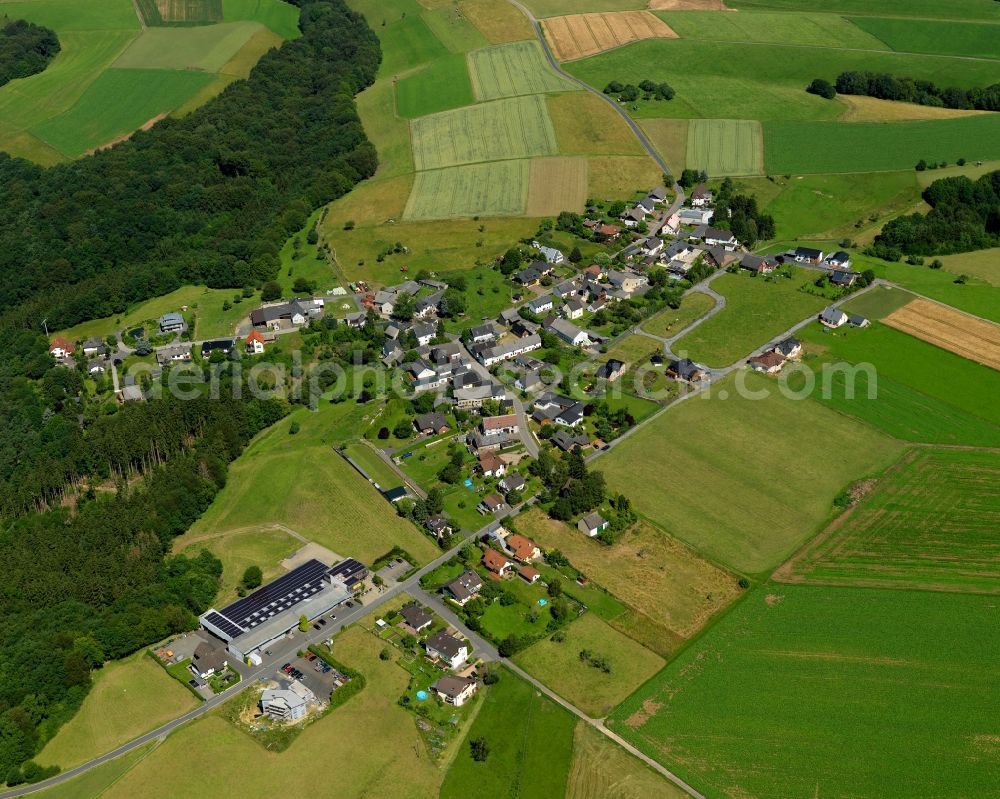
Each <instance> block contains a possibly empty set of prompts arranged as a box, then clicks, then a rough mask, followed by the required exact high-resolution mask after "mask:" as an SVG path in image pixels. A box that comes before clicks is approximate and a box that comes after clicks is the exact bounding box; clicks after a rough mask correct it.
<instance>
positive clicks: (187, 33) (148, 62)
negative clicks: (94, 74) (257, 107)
mask: <svg viewBox="0 0 1000 799" xmlns="http://www.w3.org/2000/svg"><path fill="white" fill-rule="evenodd" d="M262 28H263V26H262V25H260V24H259V23H257V22H227V23H223V24H221V25H204V26H188V27H184V28H147V29H146V30H144V31H143V32H142V35H141V36H139V38H137V39H136V40H135V41H133V42H132V44H130V45H129V46H128V49H126V50H125V52H124V53H122V54H121V55H120V56H118V58H117V59H116V60H115V62H114V64H113V66H114V67H115V68H116V69H191V70H196V71H199V72H219V71H220V70H221V69H222V67H223V66H225V65H226V64H227V63H228V62H229V61H230V59H232V58H233V56H235V55H236V53H238V52H239V50H240V48H242V47H243V45H245V44H246V43H247V42H248V41H249V40H250V37H251V36H253V35H254V34H255V33H257V32H258V31H259V30H261V29H262Z"/></svg>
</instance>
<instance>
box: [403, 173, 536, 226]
mask: <svg viewBox="0 0 1000 799" xmlns="http://www.w3.org/2000/svg"><path fill="white" fill-rule="evenodd" d="M530 174H531V161H529V160H528V159H520V160H514V161H494V162H493V163H487V164H464V165H462V166H453V167H448V168H446V169H433V170H430V171H427V172H418V173H417V176H416V179H415V180H414V182H413V189H412V191H411V192H410V198H409V200H408V201H407V203H406V210H405V211H404V213H403V218H404V219H406V220H418V219H455V218H461V217H465V218H468V217H472V216H521V215H523V214H524V211H525V205H526V203H527V201H528V179H529V176H530Z"/></svg>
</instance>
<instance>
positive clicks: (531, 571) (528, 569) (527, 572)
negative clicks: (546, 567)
mask: <svg viewBox="0 0 1000 799" xmlns="http://www.w3.org/2000/svg"><path fill="white" fill-rule="evenodd" d="M517 573H518V574H520V575H521V576H522V577H523V578H524V579H525V580H527V581H528V582H534V581H535V580H537V579H538V578H539V577H541V576H542V573H541V572H540V571H538V569H536V568H535V567H534V566H522V567H521V568H520V569H518V570H517Z"/></svg>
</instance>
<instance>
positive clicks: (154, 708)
mask: <svg viewBox="0 0 1000 799" xmlns="http://www.w3.org/2000/svg"><path fill="white" fill-rule="evenodd" d="M197 705H198V700H197V699H195V698H194V696H193V695H192V693H191V692H190V691H188V690H187V688H185V687H184V686H183V685H181V684H180V683H179V682H177V681H176V680H174V679H172V678H171V677H170V676H169V675H168V674H167V673H166V672H165V671H164V670H163V668H162V667H161V666H160V665H159V664H157V663H156V662H155V661H153V659H152V658H151V657H149V656H148V655H147V654H146V652H145V650H143V651H142V652H138V653H136V654H134V655H132V656H131V657H128V658H126V659H125V660H118V661H113V662H111V663H109V664H108V665H106V666H105V667H104V668H102V669H99V670H97V671H95V672H94V685H93V687H92V688H91V689H90V692H89V693H88V694H87V697H86V699H84V700H83V704H82V705H81V706H80V709H79V710H78V711H77V712H76V714H75V715H74V716H73V717H72V718H71V719H70V720H69V721H68V722H66V723H65V724H64V725H63V726H62V727H60V728H59V731H58V732H57V733H56V736H55V737H54V738H53V739H52V740H51V741H49V742H48V743H47V744H46V745H45V746H44V747H43V749H42V751H41V752H39V753H38V755H37V756H36V758H35V759H36V760H37V761H38V762H39V763H41V764H43V765H46V766H48V765H58V766H60V767H61V768H62V769H63V770H66V769H67V768H70V767H72V766H76V765H78V764H80V763H83V762H84V761H86V760H89V759H90V758H92V757H97V756H98V755H103V754H104V753H105V752H110V751H111V750H112V749H114V748H115V747H117V746H120V745H121V744H123V743H125V742H126V741H130V740H132V739H133V738H135V737H136V736H139V735H141V734H142V733H144V732H147V731H149V730H152V729H154V728H156V727H158V726H159V725H161V724H164V723H166V722H168V721H170V720H171V719H173V718H176V717H177V716H180V715H182V714H184V713H186V712H187V711H188V710H191V709H192V708H193V707H196V706H197Z"/></svg>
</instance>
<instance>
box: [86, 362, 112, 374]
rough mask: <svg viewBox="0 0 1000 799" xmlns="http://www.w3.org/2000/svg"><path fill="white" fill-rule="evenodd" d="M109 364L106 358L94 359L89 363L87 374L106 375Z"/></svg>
mask: <svg viewBox="0 0 1000 799" xmlns="http://www.w3.org/2000/svg"><path fill="white" fill-rule="evenodd" d="M107 364H108V362H107V361H106V360H105V359H104V358H94V359H92V360H90V361H87V373H88V374H92V375H99V374H104V372H105V370H106V369H107V368H108V366H107Z"/></svg>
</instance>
